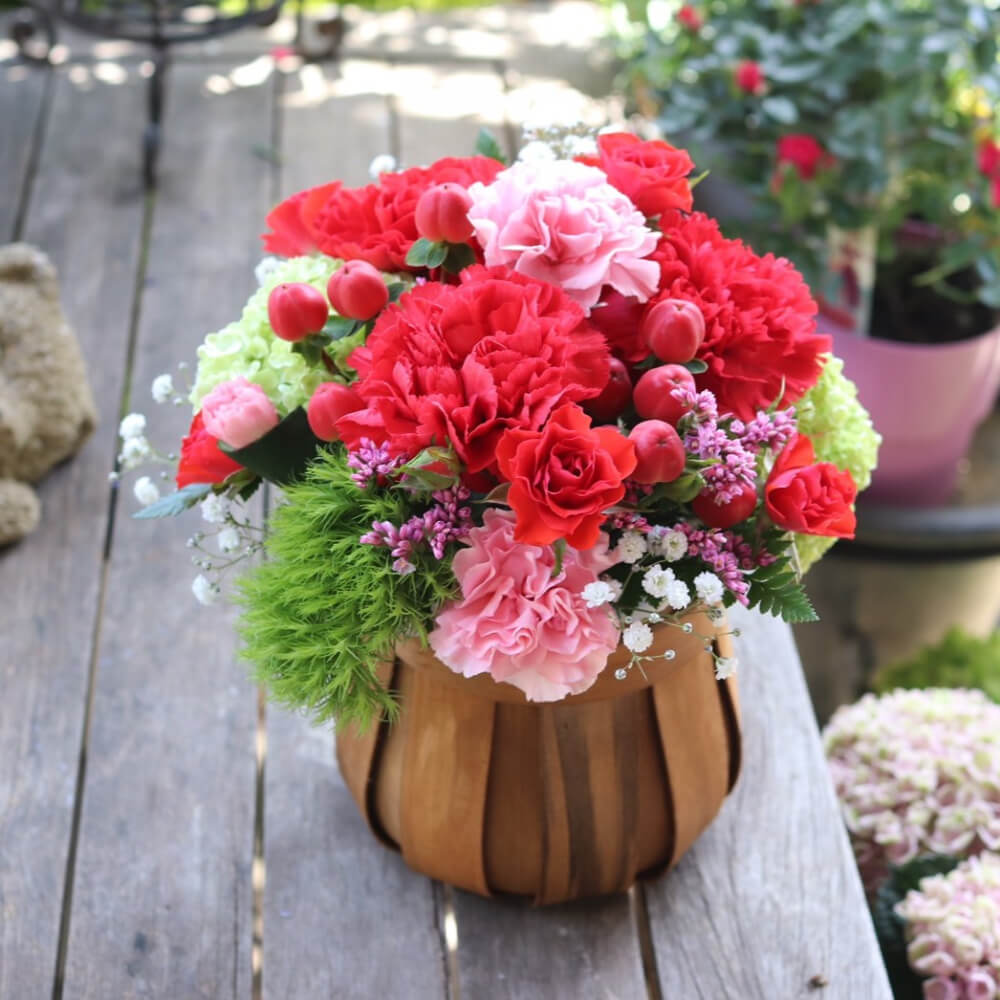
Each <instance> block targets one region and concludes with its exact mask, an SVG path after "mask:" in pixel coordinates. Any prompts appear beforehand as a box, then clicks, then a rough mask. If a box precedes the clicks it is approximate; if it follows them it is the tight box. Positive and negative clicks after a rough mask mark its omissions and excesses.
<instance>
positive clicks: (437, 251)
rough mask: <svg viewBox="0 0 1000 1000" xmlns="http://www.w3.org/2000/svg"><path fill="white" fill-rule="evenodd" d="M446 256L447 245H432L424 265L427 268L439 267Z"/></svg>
mask: <svg viewBox="0 0 1000 1000" xmlns="http://www.w3.org/2000/svg"><path fill="white" fill-rule="evenodd" d="M447 256H448V244H447V243H432V244H431V247H430V249H429V250H428V251H427V259H426V260H425V261H424V264H425V265H426V266H427V267H429V268H435V267H440V266H441V265H442V264H443V263H444V261H445V258H446V257H447Z"/></svg>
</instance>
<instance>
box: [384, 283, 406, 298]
mask: <svg viewBox="0 0 1000 1000" xmlns="http://www.w3.org/2000/svg"><path fill="white" fill-rule="evenodd" d="M386 287H387V288H388V289H389V301H390V302H398V301H399V297H400V295H402V294H403V292H405V291H406V285H405V284H404V283H403V282H402V281H391V282H390V283H389V284H388V285H387V286H386Z"/></svg>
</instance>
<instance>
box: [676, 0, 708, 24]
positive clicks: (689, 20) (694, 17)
mask: <svg viewBox="0 0 1000 1000" xmlns="http://www.w3.org/2000/svg"><path fill="white" fill-rule="evenodd" d="M677 21H678V23H679V24H680V25H681V26H682V27H684V28H687V30H688V31H699V30H700V29H701V26H702V25H703V24H704V23H705V22H704V20H703V19H702V16H701V14H699V13H698V11H697V9H696V8H695V7H692V6H691V4H689V3H686V4H684V6H683V7H681V9H680V10H679V11H677Z"/></svg>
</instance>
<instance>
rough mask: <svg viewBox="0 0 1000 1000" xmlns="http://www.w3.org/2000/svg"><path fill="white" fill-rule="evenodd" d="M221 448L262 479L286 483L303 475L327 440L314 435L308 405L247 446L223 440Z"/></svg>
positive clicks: (281, 483) (283, 484) (279, 483)
mask: <svg viewBox="0 0 1000 1000" xmlns="http://www.w3.org/2000/svg"><path fill="white" fill-rule="evenodd" d="M219 447H220V448H221V449H222V451H224V452H225V453H226V454H227V455H230V456H232V457H233V458H234V459H236V461H237V462H239V463H240V465H244V466H246V467H247V468H248V469H250V471H251V472H256V473H257V475H258V476H260V477H261V478H262V479H266V480H268V481H269V482H272V483H277V484H278V485H279V486H285V485H287V484H288V483H291V482H295V481H296V480H298V479H301V478H302V476H303V474H304V473H305V471H306V469H307V468H308V466H309V463H310V462H312V461H313V459H314V458H315V457H316V453H317V452H318V451H319V449H320V448H322V447H323V442H322V441H320V439H319V438H318V437H316V435H315V434H313V432H312V429H311V428H310V426H309V420H308V418H307V417H306V411H305V408H304V407H301V406H300V407H299V408H298V409H297V410H293V411H292V412H291V413H289V414H288V416H287V417H285V419H284V420H282V421H281V423H279V424H278V426H277V427H274V428H272V429H271V430H269V431H268V432H267V433H266V434H265V435H264V436H263V437H262V438H259V439H258V440H256V441H254V442H253V443H252V444H248V445H247V446H246V447H245V448H230V447H229V446H228V445H225V444H222V443H221V442H220V444H219Z"/></svg>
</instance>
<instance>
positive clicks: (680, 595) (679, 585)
mask: <svg viewBox="0 0 1000 1000" xmlns="http://www.w3.org/2000/svg"><path fill="white" fill-rule="evenodd" d="M664 596H665V597H666V599H667V604H669V605H670V607H672V608H673V609H674V611H682V610H683V609H684V608H686V607H687V606H688V605H689V604H690V603H691V591H690V590H688V585H687V584H686V583H685V582H684V581H683V580H672V581H671V582H670V584H669V585H668V586H667V592H666V594H665V595H664Z"/></svg>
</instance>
